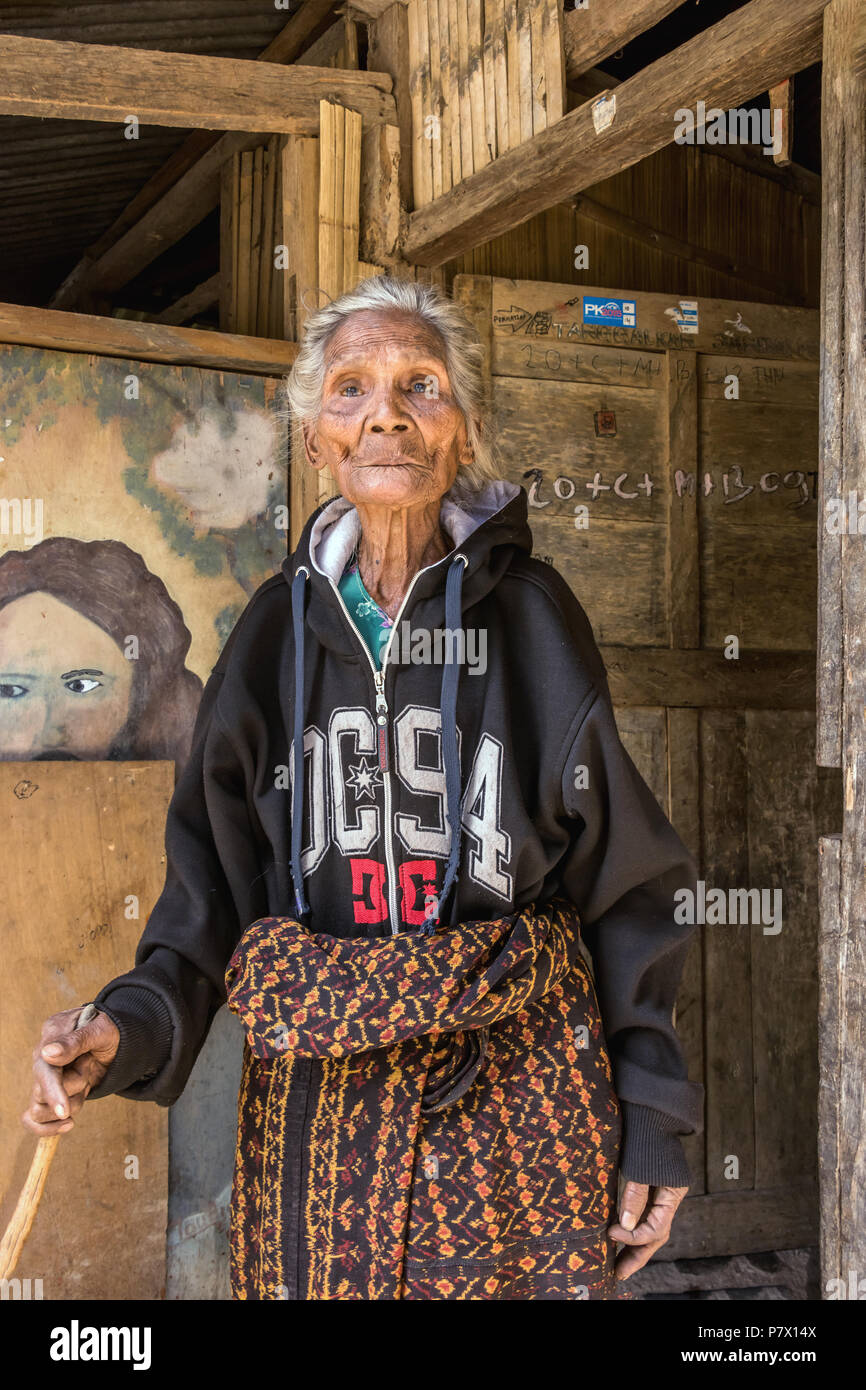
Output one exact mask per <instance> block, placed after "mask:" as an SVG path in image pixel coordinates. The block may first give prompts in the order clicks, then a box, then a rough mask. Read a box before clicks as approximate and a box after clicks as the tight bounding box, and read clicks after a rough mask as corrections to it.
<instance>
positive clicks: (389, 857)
mask: <svg viewBox="0 0 866 1390" xmlns="http://www.w3.org/2000/svg"><path fill="white" fill-rule="evenodd" d="M449 553H450V552H449ZM310 558H311V561H312V556H311V557H310ZM447 559H448V555H443V556H442V559H441V560H437V561H436V562H435V564H432V565H425V567H424V569H421V570H419V571H418V573H417V574H416V575H414V576H413V578H412V582H411V584H410V585H409V588H408V589H407V590H406V592H405V594H404V595H403V602H402V603H401V604H400V607H399V609H398V610H397V616H396V618H395V619H394V623H393V626H392V628H391V635H390V637H389V638H388V642H387V645H386V647H385V650H384V652H383V653H382V667H381V670H380V669H377V667H376V663H375V661H374V660H373V655H372V653H371V651H370V648H369V647H368V646H367V643H366V642H365V641H364V639H363V637H362V636H361V634H360V632H359V631H358V627H357V625H356V623H355V621H354V619H353V617H352V615H351V613H350V612H349V610H348V608H347V607H346V604H345V600H344V599H343V595H342V594H341V593H340V590H339V589H338V587H337V585H336V583H335V582H334V580H333V579H332V578H331V576H330V575H329V574H325V572H324V570H320V569H319V567H318V565H316V564H314V565H313V568H314V569H315V570H316V572H317V573H318V574H321V575H322V577H323V578H324V579H327V581H328V583H329V584H330V586H331V588H332V589H333V590H334V593H335V594H336V596H337V602H338V603H339V605H340V607H341V608H342V610H343V613H344V614H345V618H346V622H347V623H348V624H349V627H350V628H351V629H352V631H353V632H354V634H355V636H356V637H357V639H358V641H359V642H360V644H361V647H362V648H363V651H364V655H365V656H366V658H367V661H368V662H369V664H370V670H371V671H372V672H373V684H374V686H375V688H376V749H377V753H378V757H379V768H380V770H381V772H382V782H383V784H384V788H385V821H386V826H385V865H386V868H387V870H388V916H389V917H390V920H391V935H392V936H397V934H398V933H399V930H400V927H399V918H398V917H397V868H396V863H395V860H394V845H393V842H392V841H393V837H392V788H391V778H392V776H393V773H392V771H391V760H390V758H389V756H388V743H389V739H390V734H391V730H390V724H389V711H388V701H387V699H386V697H385V673H386V670H387V666H388V657H389V655H390V653H391V643H392V642H393V640H394V633H395V632H396V631H397V627H398V624H399V622H400V619H401V618H402V616H403V610H404V609H405V607H406V604H407V603H408V602H409V598H410V596H411V594H412V590H413V589H414V587H415V585H416V583H417V582H418V580H419V579H420V578H421V575H422V574H428V573H429V571H430V570H434V569H435V568H436V566H437V565H441V564H442V560H447Z"/></svg>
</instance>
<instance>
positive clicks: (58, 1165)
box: [0, 762, 174, 1299]
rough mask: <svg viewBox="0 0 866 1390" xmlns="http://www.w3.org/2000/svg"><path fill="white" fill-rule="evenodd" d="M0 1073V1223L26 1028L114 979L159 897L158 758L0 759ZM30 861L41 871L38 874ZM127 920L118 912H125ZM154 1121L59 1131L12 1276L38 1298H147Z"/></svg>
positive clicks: (14, 1154)
mask: <svg viewBox="0 0 866 1390" xmlns="http://www.w3.org/2000/svg"><path fill="white" fill-rule="evenodd" d="M0 777H2V788H3V799H2V804H3V813H2V837H0V845H2V850H0V867H2V877H3V900H4V911H3V938H2V943H3V949H2V990H3V1053H2V1057H3V1061H2V1066H0V1113H2V1126H0V1192H2V1195H0V1226H2V1227H3V1228H4V1229H5V1226H6V1222H7V1221H8V1219H9V1216H10V1215H11V1212H12V1208H13V1206H14V1204H15V1201H16V1200H17V1197H18V1193H19V1191H20V1189H21V1186H22V1185H23V1182H24V1178H25V1176H26V1174H27V1169H28V1167H29V1164H30V1160H31V1158H32V1157H33V1152H34V1149H35V1145H36V1142H37V1141H36V1138H35V1137H34V1135H32V1134H31V1133H30V1132H29V1130H26V1129H25V1128H24V1127H23V1125H21V1124H20V1122H19V1116H20V1114H21V1111H22V1110H23V1109H24V1108H25V1106H26V1104H27V1102H28V1099H29V1095H30V1086H31V1082H32V1075H31V1065H32V1050H33V1048H34V1047H35V1046H36V1044H37V1043H38V1041H39V1034H40V1029H41V1025H42V1022H43V1020H44V1019H45V1018H47V1017H48V1015H49V1014H52V1013H56V1012H58V1011H59V1010H61V1009H70V1008H74V1007H75V1006H76V1005H79V1004H86V1003H87V1002H88V1000H90V999H92V998H93V996H94V994H96V993H97V992H98V990H99V989H100V988H101V987H102V986H103V985H104V984H106V983H107V981H108V980H111V979H113V978H114V976H116V975H120V974H122V973H123V972H124V971H125V970H128V969H129V968H130V966H131V964H132V958H133V955H134V953H135V947H136V945H137V944H138V939H139V937H140V935H141V932H142V929H143V926H144V923H145V921H146V920H147V916H148V914H149V912H150V910H151V908H152V906H153V904H154V902H155V901H156V898H157V897H158V895H159V892H160V890H161V888H162V881H163V876H164V871H165V855H164V851H163V833H164V829H165V816H166V810H167V808H168V802H169V799H170V797H171V793H172V790H173V787H174V764H173V763H171V762H149V763H148V762H145V763H116V762H29V763H11V762H5V763H0ZM34 856H38V857H39V858H41V861H42V862H43V863H44V864H46V865H50V868H51V871H50V872H46V873H43V874H41V875H39V886H38V909H37V910H35V906H34V904H35V900H34V863H35V860H34ZM133 910H134V911H135V913H136V915H135V916H134V917H133V916H131V915H130V913H131V911H133ZM167 1196H168V1113H167V1111H166V1110H165V1109H163V1108H161V1107H159V1106H156V1105H137V1104H134V1103H132V1102H129V1101H125V1100H122V1099H120V1097H118V1096H107V1097H105V1098H104V1099H102V1100H98V1101H93V1102H92V1103H89V1104H85V1106H84V1109H83V1110H82V1111H81V1113H80V1115H79V1117H78V1119H77V1120H76V1123H75V1127H74V1128H73V1129H72V1130H70V1131H69V1133H67V1134H64V1135H61V1137H60V1143H59V1146H58V1150H57V1153H56V1154H55V1157H54V1162H53V1164H52V1166H51V1171H50V1172H49V1174H48V1181H47V1183H46V1186H45V1190H44V1193H43V1196H42V1201H41V1203H40V1206H39V1210H38V1211H37V1214H36V1220H35V1222H34V1224H33V1228H32V1230H31V1232H30V1236H29V1237H28V1240H27V1243H26V1245H25V1246H24V1249H23V1251H22V1254H21V1257H20V1259H19V1262H18V1268H17V1270H16V1271H15V1275H16V1277H17V1278H21V1279H26V1278H29V1279H41V1280H42V1281H43V1294H44V1297H45V1298H47V1299H62V1298H69V1299H112V1298H119V1299H149V1298H160V1297H162V1296H163V1294H164V1288H165V1228H166V1203H167Z"/></svg>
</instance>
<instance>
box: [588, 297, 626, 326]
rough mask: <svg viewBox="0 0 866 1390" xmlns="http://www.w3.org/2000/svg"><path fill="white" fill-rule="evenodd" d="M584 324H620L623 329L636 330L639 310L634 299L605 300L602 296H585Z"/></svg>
mask: <svg viewBox="0 0 866 1390" xmlns="http://www.w3.org/2000/svg"><path fill="white" fill-rule="evenodd" d="M583 321H584V323H610V324H619V326H620V327H621V328H634V326H635V324H636V323H637V308H636V304H635V301H634V300H633V299H604V298H603V297H602V296H600V295H595V294H585V295H584V296H583Z"/></svg>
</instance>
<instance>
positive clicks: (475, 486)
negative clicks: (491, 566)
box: [286, 275, 500, 501]
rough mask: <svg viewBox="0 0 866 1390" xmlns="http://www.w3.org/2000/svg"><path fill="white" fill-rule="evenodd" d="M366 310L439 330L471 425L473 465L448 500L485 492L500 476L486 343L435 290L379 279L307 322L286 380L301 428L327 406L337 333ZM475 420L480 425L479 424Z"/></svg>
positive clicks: (361, 285) (459, 477)
mask: <svg viewBox="0 0 866 1390" xmlns="http://www.w3.org/2000/svg"><path fill="white" fill-rule="evenodd" d="M362 309H385V310H400V311H402V312H404V313H406V314H411V315H413V316H414V317H415V318H416V319H419V320H420V321H421V322H422V323H424V324H426V325H428V326H429V327H431V328H433V329H435V330H436V331H437V332H438V334H439V336H440V337H441V338H442V341H443V343H444V354H443V355H444V361H445V367H446V370H447V372H448V379H449V381H450V383H451V393H452V395H453V398H454V402H455V404H456V405H457V407H458V409H459V410H460V411H461V412H462V414H463V417H464V419H465V421H466V432H467V436H468V439H469V444H470V445H471V447H472V451H473V455H474V457H473V460H472V462H471V463H469V464H465V465H462V466H461V468H460V471H459V473H458V474H457V477H456V479H455V480H454V483H453V485H452V487H451V488H450V490H449V494H448V495H449V497H451V498H452V499H453V500H454V501H460V500H461V499H462V498H464V499H465V498H469V497H471V496H472V495H473V494H475V493H477V492H480V491H481V490H482V488H484V487H485V486H486V485H487V483H489V482H493V481H495V480H496V479H497V478H498V477H499V476H500V472H499V468H498V466H497V459H496V454H495V451H494V446H493V440H492V438H491V427H490V413H489V402H488V399H487V390H486V387H485V381H484V373H483V360H484V349H483V347H482V344H481V340H480V338H479V337H478V334H477V333H476V331H475V328H474V327H473V325H472V323H471V322H470V320H469V318H468V317H467V316H466V314H465V313H464V312H463V310H462V309H461V308H460V306H459V305H458V304H457V303H455V301H454V300H453V299H450V298H449V297H448V296H447V295H446V294H445V293H444V292H443V291H442V290H440V289H439V287H438V286H436V285H423V284H418V283H416V282H415V281H414V280H396V279H392V278H390V277H388V276H386V275H377V276H374V277H373V278H372V279H369V280H362V281H360V283H359V284H358V285H356V286H355V288H354V289H353V290H348V291H347V292H346V293H345V294H341V295H340V296H339V298H337V299H334V300H332V301H331V303H330V304H326V305H325V306H324V308H322V309H318V310H317V311H316V312H315V313H313V314H311V315H310V317H309V318H308V319H307V322H306V325H305V327H304V336H303V341H302V343H301V346H300V349H299V351H298V355H297V357H296V359H295V362H294V365H293V367H292V370H291V372H290V374H289V376H288V378H287V380H286V395H287V398H288V402H289V409H290V410H291V413H292V415H293V416H294V420H295V423H296V425H299V424H300V423H302V422H310V421H314V420H315V419H316V417H317V416H318V413H319V411H320V410H321V406H322V391H323V388H324V381H325V350H326V348H327V345H328V343H329V341H330V339H331V338H332V337H333V335H334V333H336V331H337V329H338V328H339V327H340V325H341V324H342V323H344V322H345V320H346V319H347V318H348V317H349V315H350V314H355V313H357V312H358V311H359V310H362ZM476 420H477V421H478V422H479V424H478V425H476Z"/></svg>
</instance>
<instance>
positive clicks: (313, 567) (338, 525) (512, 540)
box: [282, 479, 532, 660]
mask: <svg viewBox="0 0 866 1390" xmlns="http://www.w3.org/2000/svg"><path fill="white" fill-rule="evenodd" d="M440 520H441V524H442V529H443V530H444V532H445V534H446V535H447V536H448V538H449V539H450V540H451V542H452V545H453V549H452V550H451V551H449V553H448V554H447V555H445V556H443V557H442V559H441V560H439V561H438V562H437V563H436V564H434V565H430V566H428V568H427V569H425V570H422V571H421V573H420V574H419V575H418V576H417V577H416V579H415V581H414V583H413V584H412V587H411V592H410V594H409V595H408V596H407V602H406V608H405V611H404V613H403V617H404V618H409V619H411V620H412V621H413V623H414V624H415V625H416V626H419V627H430V628H435V627H440V626H441V625H442V618H443V596H444V593H445V583H446V576H447V572H448V568H449V566H450V564H451V563H452V562H453V560H454V558H455V555H456V553H457V552H458V551H460V552H461V553H462V554H463V555H464V556H465V557H466V565H465V572H464V574H463V583H462V588H461V606H462V608H466V607H468V606H469V605H470V604H472V603H477V602H478V601H479V599H481V598H483V597H484V595H485V594H487V593H488V592H489V591H490V590H491V589H492V588H493V587H494V585H495V584H496V583H497V582H498V581H499V579H500V578H501V576H502V575H503V574H504V572H505V570H506V569H507V568H508V566H509V564H510V563H511V561H512V558H513V557H514V554H515V552H517V551H524V552H525V553H526V554H529V553H531V551H532V532H531V531H530V529H529V522H528V500H527V495H526V490H525V489H524V488H522V487H518V486H517V484H516V483H510V482H506V481H505V480H504V479H497V480H496V481H495V482H492V483H488V484H487V486H486V487H485V488H484V489H483V490H482V491H481V492H479V493H477V494H476V495H475V496H474V497H472V498H470V499H465V500H463V501H461V502H459V503H458V502H453V501H451V500H450V499H449V498H448V497H447V495H446V496H445V497H444V498H443V499H442V506H441V512H440ZM360 534H361V522H360V518H359V516H358V512H357V510H356V508H355V507H354V506H353V504H352V503H351V502H349V501H347V499H346V498H345V497H342V496H341V497H335V498H332V499H331V500H329V501H327V502H323V503H322V505H321V506H320V507H318V508H317V510H316V511H315V512H313V514H312V515H311V516H310V517H309V519H308V521H307V523H306V525H305V527H304V529H303V532H302V533H301V536H300V539H299V541H298V544H297V547H296V549H295V552H294V554H293V555H290V556H287V558H286V559H285V560H284V561H283V563H282V571H283V575H284V576H285V579H286V582H287V583H288V584H289V585H291V583H292V581H293V579H294V577H295V574H296V572H297V571H298V570H299V569H301V568H302V567H305V568H306V571H307V578H308V580H309V598H308V601H307V607H306V623H307V626H308V627H309V628H310V629H311V630H312V631H313V632H314V633H315V635H316V637H317V638H318V640H319V641H320V642H322V643H323V645H324V646H326V647H328V648H330V649H331V650H332V651H337V652H340V653H342V655H344V656H346V657H350V658H356V659H357V658H358V657H360V659H362V660H363V659H365V658H364V656H363V654H362V653H360V652H359V649H358V640H357V638H356V637H355V636H354V634H353V632H352V630H351V627H350V626H349V624H348V623H347V621H346V619H345V616H344V615H343V613H342V611H341V608H340V604H339V601H338V600H337V596H336V594H335V592H334V591H335V588H336V586H337V585H338V584H339V582H340V578H341V576H342V573H343V570H344V569H345V567H346V564H347V562H348V560H349V557H350V555H351V554H352V551H353V550H354V548H355V545H356V543H357V541H358V538H359V537H360Z"/></svg>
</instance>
